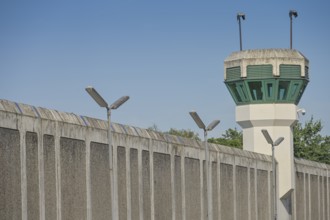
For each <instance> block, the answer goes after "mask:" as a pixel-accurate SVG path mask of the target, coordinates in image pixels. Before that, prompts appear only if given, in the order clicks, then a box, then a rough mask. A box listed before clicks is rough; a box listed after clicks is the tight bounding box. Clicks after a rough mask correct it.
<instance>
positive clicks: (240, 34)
mask: <svg viewBox="0 0 330 220" xmlns="http://www.w3.org/2000/svg"><path fill="white" fill-rule="evenodd" d="M238 24H239V45H240V50H241V51H242V30H241V18H240V17H238Z"/></svg>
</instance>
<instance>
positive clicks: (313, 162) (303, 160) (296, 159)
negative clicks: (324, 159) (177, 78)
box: [294, 158, 330, 170]
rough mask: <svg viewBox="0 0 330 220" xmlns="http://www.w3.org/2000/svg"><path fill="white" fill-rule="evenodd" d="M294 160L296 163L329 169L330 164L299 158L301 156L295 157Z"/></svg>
mask: <svg viewBox="0 0 330 220" xmlns="http://www.w3.org/2000/svg"><path fill="white" fill-rule="evenodd" d="M294 162H295V164H296V165H303V166H308V167H315V168H319V169H325V170H330V165H329V164H325V163H318V162H315V161H310V160H305V159H301V158H295V160H294Z"/></svg>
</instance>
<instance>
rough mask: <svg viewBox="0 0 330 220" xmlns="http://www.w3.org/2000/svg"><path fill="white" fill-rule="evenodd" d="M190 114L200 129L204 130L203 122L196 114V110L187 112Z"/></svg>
mask: <svg viewBox="0 0 330 220" xmlns="http://www.w3.org/2000/svg"><path fill="white" fill-rule="evenodd" d="M189 114H190V116H191V117H192V118H193V119H194V121H195V123H196V124H197V126H198V127H199V128H200V129H203V130H204V131H205V124H204V122H203V121H202V119H201V118H200V117H199V115H198V114H197V112H195V111H191V112H189Z"/></svg>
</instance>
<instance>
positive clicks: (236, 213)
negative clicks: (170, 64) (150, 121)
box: [0, 100, 330, 220]
mask: <svg viewBox="0 0 330 220" xmlns="http://www.w3.org/2000/svg"><path fill="white" fill-rule="evenodd" d="M106 128H107V124H106V122H105V121H102V120H97V119H92V118H88V117H84V116H77V115H75V114H68V113H63V112H58V111H54V110H48V109H44V108H35V107H32V106H28V105H22V104H16V103H13V102H9V101H5V100H0V174H1V175H0V176H1V178H0V216H1V217H3V216H4V217H3V219H31V218H33V219H41V220H44V219H47V220H48V219H56V220H64V219H88V220H91V219H111V213H112V210H111V196H112V195H111V190H110V189H111V183H110V170H109V148H108V145H107V144H106V143H107V132H106ZM112 131H113V152H114V156H115V160H114V162H115V164H116V165H115V166H114V169H115V170H114V171H115V174H116V175H114V180H115V183H116V184H117V189H118V190H117V191H115V193H117V198H118V200H117V201H116V202H118V208H119V209H118V213H119V216H120V217H121V219H122V218H124V219H133V220H135V219H137V220H148V219H152V220H158V219H160V220H162V219H165V220H167V219H176V220H181V219H182V220H188V219H189V220H190V219H192V220H194V219H198V220H203V219H204V216H205V214H206V210H207V207H206V205H205V198H206V196H205V194H206V190H205V185H206V184H205V172H204V170H205V168H204V165H203V164H204V163H205V161H204V156H205V155H204V149H203V147H202V146H203V143H201V142H197V141H194V140H190V139H184V138H180V137H175V136H170V135H164V134H161V133H156V132H152V131H148V130H145V129H141V128H136V127H130V126H126V125H120V124H113V126H112ZM210 151H211V152H210V158H211V162H212V163H211V164H212V168H211V174H212V201H213V202H212V208H213V219H220V218H221V220H230V219H233V220H240V219H247V220H264V219H270V218H271V212H272V211H271V209H272V207H271V202H270V201H271V197H270V195H271V184H270V183H271V178H270V176H271V158H270V157H269V156H265V155H262V154H256V153H251V152H245V151H242V150H238V149H233V148H228V147H224V146H220V145H214V144H210ZM295 169H296V170H297V172H298V174H297V178H296V181H297V182H299V184H300V185H299V187H298V189H299V191H296V192H295V194H294V195H295V199H294V200H296V201H297V200H298V199H299V200H300V199H301V198H304V202H303V203H302V205H301V204H299V206H295V207H294V216H295V219H297V220H298V219H300V218H302V219H304V220H305V219H306V220H312V219H315V218H314V216H318V217H320V219H322V220H324V219H329V178H330V176H329V170H330V169H329V166H326V165H323V164H318V163H312V162H309V161H302V160H296V162H295ZM31 201H32V202H33V204H31ZM302 212H303V213H302ZM298 216H299V218H298ZM0 219H1V218H0Z"/></svg>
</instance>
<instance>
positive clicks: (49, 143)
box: [43, 135, 57, 220]
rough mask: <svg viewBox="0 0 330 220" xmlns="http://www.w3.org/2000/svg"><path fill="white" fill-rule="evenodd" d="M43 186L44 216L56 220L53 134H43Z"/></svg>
mask: <svg viewBox="0 0 330 220" xmlns="http://www.w3.org/2000/svg"><path fill="white" fill-rule="evenodd" d="M43 154H44V155H43V157H44V185H45V186H44V187H45V217H46V219H47V220H48V219H49V220H56V219H57V212H56V167H55V142H54V136H51V135H44V138H43Z"/></svg>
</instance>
